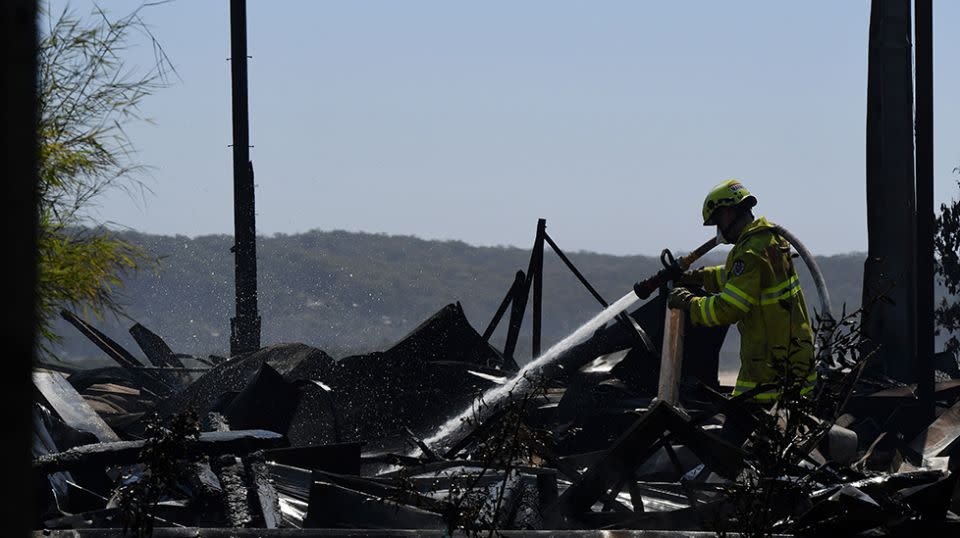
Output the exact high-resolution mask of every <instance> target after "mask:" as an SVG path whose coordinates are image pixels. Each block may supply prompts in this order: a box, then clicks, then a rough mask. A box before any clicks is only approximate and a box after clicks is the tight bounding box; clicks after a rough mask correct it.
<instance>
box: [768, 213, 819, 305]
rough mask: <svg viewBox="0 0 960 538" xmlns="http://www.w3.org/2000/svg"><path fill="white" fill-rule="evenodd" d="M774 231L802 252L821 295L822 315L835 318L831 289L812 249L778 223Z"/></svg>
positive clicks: (801, 256) (804, 261)
mask: <svg viewBox="0 0 960 538" xmlns="http://www.w3.org/2000/svg"><path fill="white" fill-rule="evenodd" d="M774 231H775V232H777V233H778V234H780V235H782V236H783V238H784V239H786V240H787V241H789V242H790V245H791V246H793V248H795V249H796V250H797V253H799V254H800V258H802V259H803V263H804V264H806V266H807V269H809V270H810V275H811V276H812V277H813V282H814V284H815V285H816V286H817V295H819V296H820V315H821V316H822V317H823V319H831V320H832V319H833V307H832V305H831V303H830V290H828V289H827V281H826V280H824V278H823V272H821V271H820V266H819V265H817V260H816V259H815V258H814V257H813V255H812V254H810V251H809V250H807V247H805V246H803V243H801V242H800V240H799V239H797V236H795V235H793V234H792V233H790V231H789V230H787V229H786V228H784V227H783V226H780V225H779V224H777V225H776V226H774Z"/></svg>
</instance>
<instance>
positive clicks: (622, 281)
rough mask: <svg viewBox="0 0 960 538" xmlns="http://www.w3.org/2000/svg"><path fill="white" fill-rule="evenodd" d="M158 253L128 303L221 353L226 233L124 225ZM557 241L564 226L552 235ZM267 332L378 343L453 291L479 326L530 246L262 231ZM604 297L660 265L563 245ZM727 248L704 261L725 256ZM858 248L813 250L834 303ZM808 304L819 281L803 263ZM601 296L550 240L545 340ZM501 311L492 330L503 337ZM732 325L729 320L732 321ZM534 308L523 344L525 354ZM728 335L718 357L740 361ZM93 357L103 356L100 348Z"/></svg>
mask: <svg viewBox="0 0 960 538" xmlns="http://www.w3.org/2000/svg"><path fill="white" fill-rule="evenodd" d="M119 235H120V236H122V237H123V238H124V239H126V240H129V241H131V242H134V243H136V244H139V245H141V246H143V247H144V248H145V249H147V251H149V252H151V253H152V254H153V255H155V256H157V257H158V258H159V266H158V267H156V268H155V270H154V269H144V270H141V271H140V272H139V273H138V274H135V275H130V276H129V277H128V278H127V279H126V287H125V289H124V290H123V294H124V296H125V299H124V303H125V305H126V314H127V315H128V316H129V318H130V319H132V320H136V321H138V322H140V323H142V324H143V325H145V326H146V327H148V328H150V329H151V330H153V331H154V332H156V333H157V334H159V335H160V336H162V337H163V338H164V339H165V340H166V341H167V343H168V344H170V346H171V347H172V348H173V349H174V350H175V351H177V352H183V353H190V354H194V355H207V354H210V353H214V354H219V355H226V354H227V351H228V349H229V336H230V329H229V327H230V318H231V317H232V316H233V313H234V298H233V297H234V296H233V271H234V268H233V255H232V254H231V253H230V246H231V245H232V237H230V236H226V235H214V236H201V237H195V238H189V237H184V236H173V237H171V236H158V235H148V234H142V233H136V232H125V233H120V234H119ZM556 239H557V240H558V242H560V247H561V248H562V247H563V244H562V238H556ZM257 249H258V258H259V294H260V295H259V307H260V314H261V316H262V319H263V332H262V335H263V336H262V342H263V343H264V345H266V344H272V343H278V342H303V343H306V344H309V345H312V346H316V347H318V348H321V349H323V350H325V351H327V352H328V353H330V354H331V355H333V356H334V357H341V356H345V355H348V354H354V353H360V352H365V351H370V350H375V349H383V348H385V347H387V346H389V345H390V344H392V343H393V342H395V341H396V340H398V339H399V338H401V337H402V336H403V335H404V334H406V333H407V332H408V331H410V330H411V329H413V328H414V327H416V326H417V324H419V323H420V322H421V321H423V320H424V319H426V318H427V317H428V316H430V315H431V314H433V313H434V312H435V311H437V310H438V309H440V308H441V307H442V306H444V305H445V304H448V303H451V302H454V301H459V302H460V303H461V304H462V305H463V308H464V311H465V312H466V315H467V317H468V319H469V320H470V322H471V323H472V324H473V326H474V327H475V328H476V329H477V330H478V331H480V332H482V331H483V330H484V328H485V327H486V325H487V323H488V322H489V321H490V318H491V317H492V316H493V313H494V312H495V310H496V308H497V306H498V305H499V303H500V301H501V300H502V298H503V296H504V294H505V293H506V291H507V289H508V288H509V286H510V284H511V283H512V281H513V278H514V274H515V273H516V271H517V270H526V267H527V263H528V260H529V255H530V253H529V250H524V249H519V248H512V247H474V246H470V245H467V244H466V243H463V242H460V241H426V240H422V239H418V238H415V237H407V236H388V235H381V234H366V233H350V232H343V231H332V232H323V231H312V232H308V233H303V234H296V235H274V236H271V237H260V238H258V245H257ZM566 254H567V255H568V256H569V258H570V259H571V260H572V261H573V263H574V264H576V266H577V267H578V268H579V269H580V271H581V272H582V273H583V274H584V275H585V276H586V277H587V279H589V280H590V282H591V283H592V284H593V285H594V287H595V288H596V289H597V290H598V291H599V292H600V294H601V295H603V297H604V298H606V299H607V301H608V302H613V301H614V300H616V299H618V298H620V297H622V296H623V295H624V294H625V293H627V292H628V291H629V290H630V289H631V286H632V285H633V283H634V282H635V281H636V280H638V279H640V278H642V277H645V276H647V275H650V274H652V273H653V272H655V271H656V270H657V269H658V266H659V261H658V260H657V259H656V258H654V257H648V256H611V255H605V254H596V253H591V252H568V253H566ZM723 257H724V254H723V253H715V254H712V255H711V257H710V259H709V260H708V263H721V262H722V260H723ZM863 260H864V254H862V253H853V254H847V255H839V256H825V257H819V258H818V262H819V264H820V266H821V267H822V269H823V272H824V273H825V276H826V280H827V282H828V284H829V286H830V291H831V295H832V297H833V303H834V307H835V309H839V308H840V305H842V304H843V303H846V304H847V305H848V307H853V308H855V307H856V306H857V305H858V304H859V301H860V287H861V277H862V271H863ZM801 277H802V279H803V286H804V290H805V292H806V294H807V297H808V304H809V305H810V306H811V308H813V307H814V306H815V305H816V304H817V300H816V292H815V289H814V287H813V285H812V283H811V281H810V279H809V277H808V276H807V273H806V271H805V270H804V271H802V274H801ZM599 309H600V307H599V305H598V304H597V303H596V301H594V299H593V298H592V297H591V296H590V295H589V293H588V292H587V291H586V290H585V289H584V288H583V287H582V286H581V285H580V283H579V282H578V281H577V280H576V278H575V277H574V276H573V275H572V274H571V273H570V272H569V271H568V270H567V269H566V267H565V266H564V265H563V263H562V262H561V261H560V260H559V258H558V257H557V256H555V255H553V254H552V252H551V251H550V250H549V247H548V250H547V254H546V255H545V261H544V299H543V315H544V322H543V339H544V344H545V346H547V345H549V344H550V343H553V342H556V341H557V340H559V339H560V338H562V337H563V336H565V335H567V334H568V333H570V332H571V331H572V330H574V329H575V328H576V327H577V326H579V325H580V324H581V323H582V322H583V321H585V320H587V319H589V318H590V317H591V316H592V315H593V314H595V313H596V312H598V311H599ZM130 319H120V320H113V319H108V320H94V324H95V325H96V326H98V327H100V328H101V329H103V330H104V332H106V333H107V334H108V335H110V336H111V337H114V338H115V339H116V340H117V341H118V342H120V343H121V344H122V345H124V346H126V347H127V348H128V349H130V350H131V351H134V352H135V354H137V355H139V354H140V353H139V350H138V348H137V347H136V344H135V343H134V342H133V340H132V338H130V336H129V335H128V334H127V332H126V330H127V328H129V326H130V325H132V324H133V321H131V320H130ZM505 326H506V323H505V321H504V322H502V323H501V328H500V329H499V330H498V333H497V334H495V335H494V337H493V339H492V341H493V342H494V344H495V345H496V346H498V347H500V346H502V343H503V338H504V334H505V332H504V329H505ZM58 327H59V330H60V332H61V334H62V335H63V336H64V341H63V343H62V345H60V346H59V347H58V348H57V349H58V353H59V355H60V356H61V357H62V358H63V359H65V360H68V361H71V362H75V361H83V360H84V359H91V358H93V359H96V358H98V357H102V356H103V353H101V352H100V351H99V350H98V349H96V348H95V347H94V346H93V345H92V344H90V343H89V342H87V341H86V339H85V338H83V337H82V336H80V335H79V334H78V333H77V332H76V330H75V329H74V328H73V327H71V326H69V325H67V324H65V323H62V324H60V325H59V326H58ZM735 332H736V331H732V333H735ZM529 349H530V346H529V313H528V318H527V320H526V321H525V326H524V331H523V334H522V337H521V341H520V343H519V346H518V352H519V353H518V358H519V359H520V361H521V362H523V360H525V359H524V358H525V357H526V356H528V355H529ZM735 350H736V342H735V341H731V342H730V345H729V346H728V352H729V353H727V354H726V355H727V357H725V362H726V363H728V365H729V363H730V361H731V360H732V361H735ZM96 362H101V361H100V360H96Z"/></svg>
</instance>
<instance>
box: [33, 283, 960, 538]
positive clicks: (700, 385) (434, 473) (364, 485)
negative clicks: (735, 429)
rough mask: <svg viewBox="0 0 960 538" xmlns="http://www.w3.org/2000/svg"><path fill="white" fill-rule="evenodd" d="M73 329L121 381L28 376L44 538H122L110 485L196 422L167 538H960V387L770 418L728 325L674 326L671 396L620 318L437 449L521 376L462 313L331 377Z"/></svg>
mask: <svg viewBox="0 0 960 538" xmlns="http://www.w3.org/2000/svg"><path fill="white" fill-rule="evenodd" d="M663 308H664V304H663V297H662V296H661V297H659V298H655V299H653V300H651V301H649V302H648V303H646V304H644V305H643V306H642V307H640V308H638V309H637V310H636V311H634V312H632V313H631V314H630V316H631V317H632V319H633V320H634V321H635V322H636V323H637V324H638V326H639V327H641V328H642V330H644V331H645V332H646V333H647V334H649V335H650V336H651V339H652V340H653V341H654V342H659V341H661V340H662V338H663V328H662V325H663V323H664V318H663V315H662V313H663ZM82 327H84V329H83V330H84V333H85V334H88V336H91V338H95V339H97V340H99V341H100V342H102V343H104V344H103V345H104V346H105V347H106V348H107V349H109V350H110V351H109V353H110V354H112V355H111V356H115V358H117V362H118V367H115V368H110V369H100V370H98V371H92V372H91V371H87V372H75V373H63V372H55V371H51V370H38V371H37V372H36V373H35V375H34V381H35V385H36V386H37V392H38V404H37V408H36V410H35V422H36V425H37V430H36V432H35V440H36V441H35V449H34V463H33V469H34V472H35V474H36V476H37V480H38V483H41V484H43V488H42V489H43V490H44V491H46V492H49V493H48V494H47V495H45V496H44V497H42V502H43V506H41V507H38V508H39V510H38V513H37V516H36V521H37V523H36V528H37V529H48V531H46V532H48V533H49V535H51V536H119V534H116V532H120V531H122V529H123V528H124V525H125V522H124V518H125V517H126V516H125V515H124V511H123V510H122V509H121V508H122V505H121V504H118V502H119V501H117V494H116V488H117V487H118V486H120V485H122V484H130V483H136V482H137V481H139V480H144V479H145V477H149V476H151V473H154V472H156V471H155V470H154V469H152V468H151V464H150V463H149V461H148V460H147V459H145V458H144V456H143V453H144V447H145V446H147V445H149V444H151V443H154V446H159V445H156V443H155V441H154V440H152V439H153V438H152V437H151V436H153V435H156V432H157V431H158V430H157V428H156V426H155V425H156V424H163V423H164V421H170V420H173V419H175V418H176V417H179V416H183V415H184V414H188V413H196V415H197V417H198V419H199V423H200V424H201V425H202V426H203V430H204V431H203V432H202V433H200V434H199V435H198V436H197V438H196V439H192V438H191V439H183V440H180V441H177V440H174V441H173V442H175V443H182V446H183V448H182V451H181V456H180V457H181V458H183V463H182V464H179V465H177V466H176V469H177V472H176V473H175V474H176V475H177V476H173V477H170V484H172V485H171V486H170V487H168V488H167V489H166V490H165V491H164V492H163V494H162V496H161V497H159V498H158V502H157V503H156V505H155V506H154V507H153V508H152V512H151V513H150V516H151V517H152V521H153V525H154V532H155V535H156V536H181V535H193V534H189V533H187V534H182V532H183V531H188V530H189V529H194V528H202V529H208V530H204V532H203V534H204V535H209V536H219V535H221V534H222V535H236V536H246V535H247V534H245V532H246V531H245V530H244V529H246V530H249V531H250V532H251V534H250V535H263V536H273V535H276V536H286V535H291V536H293V535H299V534H291V533H296V532H301V533H307V530H311V531H313V530H316V533H314V534H310V535H317V536H320V535H324V534H323V532H326V531H323V529H328V530H329V529H336V530H337V531H338V533H337V534H341V533H343V534H348V535H349V534H350V533H351V532H354V533H359V534H363V535H366V534H368V533H370V534H374V535H375V534H376V533H377V532H387V531H389V532H391V533H392V534H395V535H403V534H404V533H412V534H416V535H420V534H428V535H429V534H436V535H442V534H444V533H449V532H451V531H459V532H463V533H466V534H471V533H479V532H484V533H486V532H491V531H494V530H495V531H497V532H500V533H503V534H504V535H511V534H517V535H520V534H523V533H525V532H527V531H544V530H549V531H552V532H557V533H561V532H562V533H568V534H570V535H577V534H578V533H583V532H586V531H590V530H600V529H607V530H612V529H624V530H625V531H624V532H628V531H626V530H630V529H632V530H634V531H640V530H643V531H645V532H649V533H653V534H644V536H647V535H654V536H655V535H660V534H662V535H676V533H682V534H683V535H696V534H697V533H706V534H708V535H711V534H712V533H715V532H730V533H736V532H741V533H745V534H751V535H755V534H769V533H782V534H810V533H830V534H835V533H848V534H852V533H868V534H871V535H883V534H890V535H895V534H904V533H909V532H927V533H934V532H943V533H948V532H953V533H955V532H957V530H958V529H960V518H958V516H957V514H960V490H958V487H957V477H958V475H957V472H956V471H957V464H956V462H957V461H960V460H958V458H960V453H958V451H960V448H958V447H960V442H958V440H960V380H947V381H942V382H941V383H939V384H937V386H936V390H935V397H936V399H937V402H938V405H939V407H938V417H937V418H936V420H935V421H933V422H932V423H926V424H924V423H923V422H922V421H921V420H918V417H919V416H920V415H919V410H918V407H917V405H916V402H917V397H916V395H915V387H911V386H891V384H889V383H887V382H885V380H883V379H882V378H880V379H878V378H876V377H870V376H867V375H866V374H864V368H863V363H862V360H860V361H859V362H848V363H847V364H844V361H843V360H837V361H834V368H832V369H830V370H829V371H824V372H822V375H821V379H822V383H821V386H820V388H819V389H818V392H817V396H816V397H815V398H813V399H809V400H807V399H804V400H803V403H801V404H798V406H797V407H791V406H789V405H787V404H783V405H778V406H777V408H775V409H773V410H767V409H765V408H761V407H758V406H751V405H748V404H747V403H746V400H747V399H748V398H749V396H750V393H746V394H744V395H740V396H738V397H735V398H730V397H728V396H726V394H727V393H729V390H728V388H724V387H721V386H720V385H719V382H718V377H717V370H716V368H717V366H716V365H717V354H718V351H719V346H720V343H722V340H723V332H722V331H717V330H705V329H698V328H695V327H687V328H686V333H687V334H686V339H687V340H686V341H685V345H683V346H682V354H683V360H682V362H680V363H679V367H680V375H679V384H678V385H677V387H678V389H679V390H678V393H677V397H678V401H677V402H676V403H670V402H668V401H665V400H659V399H657V398H656V390H657V385H658V379H659V371H658V369H659V367H660V354H659V352H658V351H657V350H656V349H654V350H651V349H649V348H648V347H647V346H646V345H645V344H643V343H642V342H640V341H639V339H638V338H637V337H636V336H635V331H636V329H635V328H634V327H631V326H629V325H627V324H626V323H623V322H622V321H621V322H616V323H613V324H612V325H610V326H609V327H607V328H605V329H603V330H601V331H599V332H598V333H596V334H595V335H594V337H593V338H591V339H590V340H588V341H587V342H585V343H583V344H581V345H578V346H575V347H574V348H572V349H571V350H570V351H568V352H567V353H566V354H565V355H564V356H563V357H562V358H561V359H560V360H558V363H561V364H562V367H558V368H556V369H555V371H552V372H550V375H548V376H545V378H544V381H543V383H542V384H541V385H540V386H537V387H535V390H532V391H531V392H530V393H528V394H524V395H517V397H516V398H513V399H512V400H511V401H510V402H508V403H507V404H505V405H503V406H502V407H499V408H497V409H492V410H490V412H489V413H486V414H485V416H482V417H477V418H476V421H475V422H473V423H471V424H470V426H471V427H470V428H469V429H468V430H467V431H468V433H467V434H466V435H464V436H463V437H461V438H458V439H450V440H449V442H448V443H446V444H444V445H442V446H428V445H427V444H426V443H425V442H424V441H423V439H425V438H426V437H427V435H428V434H430V433H432V431H433V429H434V428H436V427H437V425H438V424H440V423H442V422H443V421H444V420H446V419H447V418H449V417H450V416H451V415H453V414H454V413H456V412H458V411H460V410H461V409H464V408H466V407H467V406H468V405H470V404H471V402H473V401H474V400H475V399H476V398H478V397H480V396H481V395H482V394H483V393H484V392H485V391H487V390H488V389H490V388H491V387H495V386H498V385H500V384H502V383H504V382H505V380H506V379H507V378H509V377H511V376H512V375H513V374H514V372H515V371H516V364H515V363H513V361H512V359H509V358H505V357H504V355H503V354H502V353H500V352H499V351H498V350H497V349H496V348H494V347H493V346H492V345H490V344H489V343H488V341H487V339H485V338H483V337H482V336H481V335H480V334H478V333H477V332H476V331H475V330H474V329H473V328H472V327H471V326H470V324H469V323H468V322H467V321H466V318H465V317H464V315H463V310H462V308H460V305H458V304H451V305H448V306H446V307H444V308H443V309H441V310H440V311H438V313H437V314H436V315H434V316H433V317H431V318H430V319H428V320H427V321H425V322H424V323H423V324H422V325H420V326H419V327H418V328H417V329H415V330H414V331H412V332H411V333H410V334H409V335H408V336H407V337H405V338H404V339H402V340H401V341H400V342H398V343H397V344H396V345H394V346H392V347H391V348H389V349H387V350H385V351H383V352H376V353H371V354H368V355H362V356H354V357H346V358H343V359H340V360H339V361H337V360H334V359H333V358H331V357H330V356H328V355H327V354H326V353H324V352H323V351H321V350H318V349H315V348H311V347H309V346H306V345H303V344H280V345H275V346H270V347H267V348H263V349H261V350H259V351H257V352H255V353H251V354H247V355H243V356H236V357H232V358H230V359H228V360H226V361H223V362H221V363H219V364H216V365H213V366H211V367H209V368H205V369H202V371H192V370H195V369H190V368H185V367H183V365H184V364H185V363H184V362H182V361H181V360H180V358H184V357H186V356H183V355H178V354H176V353H174V352H173V351H172V350H170V348H169V347H167V346H166V344H164V343H163V341H162V340H161V339H160V337H159V336H157V335H155V334H153V333H152V332H150V331H149V330H148V329H146V328H145V327H142V326H140V325H136V326H135V329H134V330H132V331H131V332H132V333H133V334H134V335H135V336H136V339H137V342H138V343H139V344H140V345H141V347H142V348H143V351H144V353H145V354H146V355H147V356H148V359H149V360H150V361H151V363H152V364H154V367H156V368H160V370H155V371H153V373H150V372H151V371H148V370H143V369H140V366H142V363H141V362H140V361H139V360H138V359H136V358H135V357H134V356H133V354H132V353H130V352H128V351H126V350H123V349H122V348H120V346H119V345H118V344H117V343H116V342H112V341H109V340H108V339H106V337H104V336H103V335H102V333H99V331H96V330H95V329H93V328H92V327H90V326H89V325H86V324H84V325H82ZM701 331H702V334H701ZM184 360H185V359H184ZM138 365H140V366H138ZM704 365H706V366H704ZM158 372H159V373H163V374H172V373H173V372H177V374H176V376H173V377H170V376H160V375H157V373H158ZM171 379H174V380H176V383H173V382H169V383H168V381H169V380H171ZM161 387H163V388H164V390H167V391H168V392H163V390H161ZM763 390H768V387H766V386H764V387H757V388H756V389H754V391H763ZM158 391H159V392H158ZM121 396H122V398H121ZM728 422H729V423H731V424H740V425H744V426H745V427H749V429H750V430H752V431H753V434H752V435H751V436H750V442H749V443H747V444H746V445H744V446H740V445H738V444H732V443H731V442H730V440H729V439H728V438H727V437H725V436H723V435H721V429H722V428H723V426H724V424H726V423H728ZM168 441H169V440H168ZM152 457H156V454H154V456H152ZM182 527H187V529H184V528H182ZM228 528H229V529H232V530H231V531H230V532H235V534H229V533H227V534H223V533H224V532H226V531H225V529H228ZM55 529H79V530H77V531H76V532H78V533H80V534H76V535H73V534H63V533H64V532H66V531H56V530H55ZM97 529H100V530H97ZM110 529H112V531H111V530H110ZM758 529H759V530H758ZM254 531H256V532H254ZM340 531H342V532H340ZM110 532H114V534H110ZM258 532H262V533H263V534H257V533H258ZM218 533H220V534H218ZM271 533H278V534H271ZM671 533H674V534H671Z"/></svg>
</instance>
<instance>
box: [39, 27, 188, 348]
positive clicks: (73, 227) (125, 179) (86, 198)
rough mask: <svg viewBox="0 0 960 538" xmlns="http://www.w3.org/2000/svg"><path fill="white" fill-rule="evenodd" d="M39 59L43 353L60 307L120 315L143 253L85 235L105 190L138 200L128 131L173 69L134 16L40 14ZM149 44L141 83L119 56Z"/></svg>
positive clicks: (90, 232)
mask: <svg viewBox="0 0 960 538" xmlns="http://www.w3.org/2000/svg"><path fill="white" fill-rule="evenodd" d="M43 18H44V19H45V22H46V27H45V28H43V29H42V31H41V40H40V44H39V57H38V71H39V72H38V97H39V99H38V101H39V118H40V119H39V125H38V138H39V146H40V147H39V177H40V182H39V195H40V196H39V200H40V203H39V209H38V212H39V214H38V221H39V223H40V232H39V237H38V245H39V251H38V252H39V287H38V295H39V317H40V320H41V327H40V332H41V339H40V341H41V348H42V349H44V350H47V351H49V343H50V342H54V341H56V340H57V338H58V337H57V334H56V331H55V329H54V325H53V319H54V318H55V316H56V315H57V312H59V310H60V309H61V308H70V309H73V310H81V311H82V312H83V314H84V315H88V314H91V313H92V314H94V315H96V316H98V317H99V316H102V315H103V314H104V313H107V312H114V313H116V312H119V310H120V307H119V304H118V302H117V301H116V299H115V290H116V289H117V288H119V287H120V286H122V284H123V276H125V274H126V273H127V272H129V271H131V270H133V269H136V268H137V267H138V265H140V264H141V263H142V262H143V261H145V260H146V255H145V252H144V251H143V250H142V249H140V248H139V247H137V246H135V245H133V244H132V243H129V242H127V241H124V240H122V239H119V238H117V237H116V236H115V235H114V234H112V233H111V232H109V231H108V230H106V229H104V228H83V227H84V226H89V225H90V224H91V223H92V219H91V217H90V212H91V209H92V208H93V206H94V204H95V201H96V198H97V197H98V196H100V195H102V194H103V193H104V192H106V191H107V190H109V189H112V188H121V189H126V190H128V191H129V192H131V193H132V192H134V191H135V190H136V191H139V192H140V193H141V194H142V193H143V192H144V186H143V184H142V183H141V182H140V180H139V179H138V177H139V174H140V173H142V172H143V167H142V166H141V165H138V164H136V163H135V161H134V160H133V158H132V157H133V147H132V145H131V143H130V140H129V138H128V137H127V134H126V132H125V131H124V129H123V127H124V125H126V124H128V123H129V122H130V121H132V120H136V119H141V118H140V117H139V116H138V109H139V105H140V103H141V101H142V100H143V98H145V97H146V96H148V95H150V94H151V93H152V92H153V91H155V90H156V89H158V88H160V87H162V86H163V85H165V84H166V73H167V71H168V70H169V66H170V63H169V61H168V60H167V59H166V57H165V56H164V55H163V51H162V49H160V48H159V46H158V45H157V44H156V40H154V39H153V37H152V35H151V34H150V32H149V30H148V29H147V27H146V25H145V24H144V22H143V21H142V20H141V18H140V10H139V9H137V10H135V11H133V12H132V13H130V14H129V15H126V16H124V17H121V18H118V19H111V18H110V17H108V16H107V14H106V13H105V12H104V11H103V10H101V9H100V8H95V9H94V12H93V14H92V16H91V17H90V18H89V19H83V18H79V17H77V16H75V15H74V14H73V13H72V12H70V11H69V10H68V9H66V8H65V9H64V10H63V11H62V12H61V13H60V14H59V15H57V16H53V15H52V14H51V13H49V12H47V11H46V10H44V11H43ZM138 32H139V33H142V34H144V35H146V36H148V37H149V38H150V41H151V42H152V43H153V46H154V51H155V53H156V56H155V58H156V62H155V64H154V66H153V68H152V69H150V70H148V71H147V72H146V73H144V74H137V73H136V71H135V70H132V69H128V67H127V65H126V64H125V62H124V59H123V57H122V54H123V52H124V51H125V50H127V48H128V44H129V42H130V38H131V36H132V34H134V33H138Z"/></svg>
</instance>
